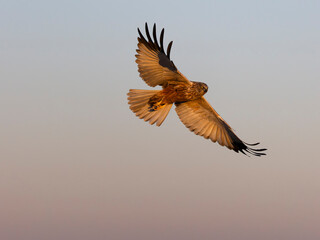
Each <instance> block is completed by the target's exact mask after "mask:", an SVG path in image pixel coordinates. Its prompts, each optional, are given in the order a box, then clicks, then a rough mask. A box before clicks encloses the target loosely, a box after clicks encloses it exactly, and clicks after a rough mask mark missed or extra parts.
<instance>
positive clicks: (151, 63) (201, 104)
mask: <svg viewBox="0 0 320 240" xmlns="http://www.w3.org/2000/svg"><path fill="white" fill-rule="evenodd" d="M137 30H138V34H139V36H138V49H136V52H137V54H136V55H135V57H136V63H137V65H138V72H139V73H140V77H141V78H142V79H143V80H144V82H145V83H146V84H147V85H149V86H150V87H156V86H161V87H162V89H161V90H142V89H129V92H128V93H127V96H128V98H127V99H128V104H129V108H130V109H131V111H132V112H133V113H135V115H136V116H137V117H139V118H140V119H143V120H144V121H146V122H149V123H150V124H151V125H153V124H156V125H157V126H160V125H161V124H162V123H163V121H164V120H165V119H166V117H167V115H168V113H169V111H170V109H171V107H172V106H173V105H175V110H176V113H177V115H178V117H179V118H180V120H181V122H182V123H183V124H184V125H185V126H186V127H187V128H188V129H189V130H190V131H192V132H194V133H195V134H197V135H200V136H203V137H204V138H206V139H210V140H211V141H212V142H218V143H219V144H220V145H221V146H226V147H227V148H228V149H230V150H233V151H235V152H237V153H239V152H241V153H243V154H245V155H254V156H263V155H266V153H265V151H266V150H267V149H266V148H256V147H253V146H256V145H258V144H259V143H254V144H249V143H246V142H244V141H242V140H241V139H240V138H239V137H238V136H237V135H236V134H235V133H234V131H233V129H232V128H231V127H230V126H229V125H228V124H227V122H226V121H225V120H224V119H223V118H222V117H221V116H220V115H219V114H218V113H217V112H216V111H215V110H214V109H213V108H212V106H211V105H210V104H209V103H208V102H207V100H206V99H205V98H204V97H203V95H204V94H206V93H207V91H208V86H207V84H205V83H202V82H196V81H190V80H188V79H187V78H186V77H185V76H184V75H183V74H182V73H181V72H180V71H179V70H178V69H177V67H176V66H175V64H174V63H173V61H172V60H171V58H170V52H171V47H172V43H173V41H171V42H170V43H169V44H168V46H167V50H166V51H165V49H164V45H163V39H164V28H163V29H162V31H161V33H160V39H159V42H158V40H157V30H156V24H154V25H153V30H152V37H151V34H150V32H149V28H148V24H147V23H145V35H146V37H144V35H143V34H142V33H141V31H140V29H139V28H138V29H137Z"/></svg>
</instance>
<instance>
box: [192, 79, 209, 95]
mask: <svg viewBox="0 0 320 240" xmlns="http://www.w3.org/2000/svg"><path fill="white" fill-rule="evenodd" d="M192 83H193V87H194V88H195V89H196V91H197V92H198V93H199V94H200V95H201V96H202V95H204V94H205V93H206V92H207V91H208V86H207V84H205V83H202V82H194V81H192Z"/></svg>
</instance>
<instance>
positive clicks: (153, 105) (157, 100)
mask: <svg viewBox="0 0 320 240" xmlns="http://www.w3.org/2000/svg"><path fill="white" fill-rule="evenodd" d="M148 104H149V107H148V110H149V112H153V111H157V110H159V109H160V108H162V107H163V106H165V105H166V103H165V102H164V96H163V95H162V94H155V95H154V96H152V97H151V98H150V99H149V101H148Z"/></svg>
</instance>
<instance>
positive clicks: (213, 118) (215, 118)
mask: <svg viewBox="0 0 320 240" xmlns="http://www.w3.org/2000/svg"><path fill="white" fill-rule="evenodd" d="M176 106H177V107H176V112H177V114H178V116H179V118H180V120H181V121H182V122H183V124H184V125H185V126H186V127H187V128H189V130H190V131H192V132H194V133H195V134H197V135H200V136H203V137H205V138H207V139H208V138H210V139H211V140H212V141H213V142H216V141H217V142H218V143H219V144H220V145H222V146H226V147H227V148H229V149H232V150H234V151H236V152H238V151H240V152H242V153H244V154H246V153H245V152H247V153H250V154H252V155H255V156H261V155H265V153H263V151H265V150H266V149H253V148H250V147H249V146H255V145H257V144H258V143H255V144H248V143H245V142H243V141H241V140H240V139H239V138H238V137H237V135H236V134H235V133H234V132H233V131H232V129H231V127H230V126H229V125H228V124H227V123H226V122H225V121H224V120H223V119H222V117H221V116H220V115H219V114H218V113H217V112H216V111H215V110H214V109H213V108H212V107H211V106H210V104H209V103H208V102H207V101H206V99H205V98H204V97H201V98H200V99H197V100H194V101H189V102H183V103H176ZM244 151H245V152H244Z"/></svg>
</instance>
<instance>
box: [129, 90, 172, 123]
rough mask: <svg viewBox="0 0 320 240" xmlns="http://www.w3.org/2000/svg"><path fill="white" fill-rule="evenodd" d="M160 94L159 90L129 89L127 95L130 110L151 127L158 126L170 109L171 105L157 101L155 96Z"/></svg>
mask: <svg viewBox="0 0 320 240" xmlns="http://www.w3.org/2000/svg"><path fill="white" fill-rule="evenodd" d="M160 92H161V90H140V89H130V90H129V92H128V94H127V95H128V100H129V105H130V109H131V110H132V112H134V113H135V114H136V116H137V117H139V118H140V119H144V120H145V121H146V122H149V123H150V124H151V125H152V124H154V123H156V125H157V126H160V125H161V124H162V122H163V121H164V120H165V119H166V117H167V115H168V113H169V111H170V109H171V107H172V104H168V103H163V102H162V100H161V99H159V100H158V98H157V97H156V96H157V95H156V94H157V93H160ZM150 98H152V99H150ZM157 100H158V101H157Z"/></svg>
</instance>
